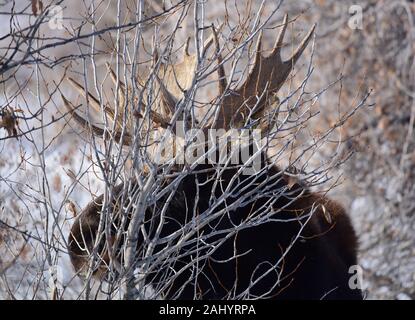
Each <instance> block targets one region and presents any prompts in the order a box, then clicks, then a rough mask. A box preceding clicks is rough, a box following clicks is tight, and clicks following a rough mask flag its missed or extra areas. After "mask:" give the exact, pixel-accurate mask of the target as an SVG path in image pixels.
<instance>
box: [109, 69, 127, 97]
mask: <svg viewBox="0 0 415 320" xmlns="http://www.w3.org/2000/svg"><path fill="white" fill-rule="evenodd" d="M105 65H106V66H107V69H108V71H109V73H110V76H111V79H112V82H114V84H115V85H117V75H116V74H115V72H114V70H112V68H111V66H110V64H109V63H108V62H105ZM118 84H119V90H118V92H119V95H120V99H121V101H122V102H123V103H122V105H123V104H124V102H125V92H126V89H127V87H126V86H125V84H124V82H122V81H121V80H118ZM120 104H121V103H120Z"/></svg>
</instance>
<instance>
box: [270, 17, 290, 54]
mask: <svg viewBox="0 0 415 320" xmlns="http://www.w3.org/2000/svg"><path fill="white" fill-rule="evenodd" d="M287 26H288V14H285V15H284V21H283V23H282V28H281V30H280V33H279V34H278V37H277V39H276V40H275V44H274V49H273V50H272V54H271V56H274V57H275V56H279V57H280V58H281V47H282V41H283V40H284V35H285V30H287Z"/></svg>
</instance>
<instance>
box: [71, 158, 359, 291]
mask: <svg viewBox="0 0 415 320" xmlns="http://www.w3.org/2000/svg"><path fill="white" fill-rule="evenodd" d="M262 161H263V162H265V161H266V160H265V159H263V160H262ZM215 169H216V167H215V166H214V165H198V166H197V167H196V169H195V170H194V171H192V172H191V173H188V174H187V175H186V176H185V177H184V178H183V179H182V181H181V182H180V183H179V184H178V188H177V190H176V192H175V195H174V197H173V200H172V201H171V202H170V204H169V206H168V210H167V212H166V221H165V223H164V225H163V229H162V231H161V235H160V237H166V236H169V235H171V234H173V233H174V232H176V231H177V230H180V229H181V228H182V226H183V225H185V224H186V223H189V222H190V221H197V219H196V220H195V219H194V218H197V217H194V212H195V214H196V215H202V214H203V213H204V212H205V211H206V210H208V209H209V208H211V206H212V204H214V203H217V202H218V200H217V199H220V197H221V195H222V194H223V190H225V189H226V188H227V187H228V185H229V184H230V183H231V179H232V178H233V177H234V176H236V173H237V170H238V169H237V168H227V169H226V170H224V172H223V173H222V175H221V180H220V182H217V181H216V175H215ZM164 183H165V184H166V185H167V184H170V183H173V181H170V180H167V179H165V181H164ZM136 188H138V187H136ZM122 190H123V186H122V185H120V186H117V187H115V190H114V191H115V192H114V193H115V195H116V196H115V198H118V197H120V194H121V191H122ZM230 190H231V194H230V196H229V197H227V198H226V199H225V200H224V201H221V202H220V204H219V205H218V206H217V207H216V208H215V209H214V212H218V211H219V210H222V209H223V208H225V207H231V206H232V204H234V203H235V202H237V201H241V200H242V202H241V203H238V208H237V209H234V210H232V209H229V210H226V213H224V214H223V215H221V216H220V217H218V218H217V219H215V220H214V221H213V222H211V223H209V224H207V225H205V226H203V227H202V228H200V230H199V232H198V233H197V234H198V236H194V237H193V239H194V240H199V241H200V243H202V241H203V243H204V244H205V245H206V244H216V243H218V241H220V240H224V239H226V237H228V238H227V239H226V241H223V242H221V244H220V245H219V246H217V247H216V249H215V250H213V253H212V252H210V255H208V257H203V255H204V254H206V253H207V249H203V250H200V251H199V252H198V255H197V256H198V257H199V258H200V257H202V258H201V259H200V260H199V262H198V270H199V271H200V272H199V273H198V274H197V275H196V274H195V270H194V269H193V268H188V269H187V270H186V271H184V272H183V273H181V274H180V275H179V276H177V277H176V278H175V280H174V281H172V282H171V285H170V286H169V287H166V288H165V289H164V290H163V296H164V297H165V298H178V299H193V298H194V297H195V295H196V297H197V298H200V299H223V298H226V297H228V296H234V295H239V294H241V293H244V294H245V295H244V296H243V297H250V298H255V297H261V298H269V299H362V295H361V292H360V290H351V289H350V288H349V286H348V281H349V277H350V276H351V275H350V274H349V273H348V269H349V267H350V266H351V265H355V264H357V261H356V251H357V241H356V236H355V232H354V230H353V227H352V225H351V222H350V219H349V217H348V216H347V215H346V213H345V211H344V209H343V208H342V207H341V206H340V205H339V204H338V203H336V202H334V201H332V200H330V199H328V198H327V197H325V196H321V195H318V194H315V193H311V192H310V191H308V190H307V189H306V188H305V187H303V186H301V185H300V184H295V185H292V186H290V185H288V183H287V182H286V180H285V179H284V176H283V175H282V174H281V172H280V170H279V169H278V167H276V166H273V167H271V169H268V170H263V171H261V173H260V174H257V175H241V176H239V178H237V179H236V180H235V182H234V183H233V184H232V187H231V189H230ZM197 195H198V196H197ZM197 198H198V201H197V203H195V202H196V200H195V199H197ZM114 201H115V200H114ZM165 201H167V196H164V197H162V198H161V199H159V200H157V201H155V202H154V203H153V204H149V206H148V208H147V211H146V222H145V229H146V230H147V233H148V234H149V235H150V237H151V235H153V234H154V233H155V229H156V228H157V225H158V221H159V214H160V209H161V207H162V206H163V205H164V203H165ZM270 201H273V204H270ZM101 205H102V196H101V197H100V198H98V199H97V200H96V201H95V202H93V203H91V204H90V205H89V206H88V207H87V208H86V209H85V210H84V211H83V212H82V213H81V214H80V215H79V216H78V217H77V219H76V221H75V223H74V225H73V227H72V232H71V234H70V236H69V253H70V256H71V260H72V263H73V265H74V267H75V269H76V270H77V271H82V269H83V268H84V267H85V265H86V263H87V262H88V257H87V256H86V255H85V251H83V250H81V249H80V246H79V245H81V247H84V246H85V243H86V244H87V246H88V247H89V248H92V246H93V242H94V239H95V236H96V231H97V229H98V223H99V215H100V209H101ZM271 207H272V209H273V214H272V216H271V218H270V219H269V220H268V221H266V222H265V223H262V224H257V225H255V224H253V225H251V226H249V227H247V226H246V225H245V226H244V223H243V222H246V221H255V217H256V216H258V214H260V213H261V212H263V211H264V210H266V208H268V209H270V208H271ZM194 208H196V210H194ZM312 208H315V211H314V213H313V215H312V216H311V218H310V219H309V220H308V222H307V218H308V217H309V213H310V210H312ZM123 214H125V213H123ZM192 219H193V220H192ZM304 224H305V226H304ZM189 225H190V224H189ZM189 225H188V226H189ZM238 226H239V227H240V226H244V227H243V228H240V230H239V231H238V232H237V233H236V234H231V233H230V231H232V229H234V228H235V227H238ZM302 227H304V228H303V230H302V231H301V236H300V237H297V235H298V233H299V232H300V230H301V228H302ZM193 228H194V226H193ZM113 232H114V233H115V229H114V230H113ZM213 232H215V233H216V234H215V235H213ZM296 237H297V239H296ZM294 240H295V241H294ZM111 241H112V240H111ZM111 241H110V242H111ZM293 241H294V243H293ZM104 243H105V239H103V240H102V244H104ZM143 243H144V240H143V238H142V234H141V232H140V244H143ZM174 244H175V240H172V241H171V242H168V243H164V244H162V245H159V246H157V247H156V249H155V253H157V252H160V250H161V249H163V248H164V247H165V246H172V245H174ZM196 244H197V241H195V242H194V243H193V244H189V245H186V246H184V247H182V248H181V249H180V250H179V252H175V254H176V255H177V256H179V255H180V258H178V259H177V261H176V262H175V263H174V265H170V268H165V267H163V266H162V265H160V268H159V269H158V270H156V269H155V270H153V271H152V273H151V274H149V275H148V277H147V279H148V281H150V282H151V283H152V285H153V286H154V287H158V286H159V285H163V284H165V283H166V279H172V278H171V277H172V276H173V275H174V274H175V272H177V271H179V270H181V269H182V268H183V267H185V266H188V265H190V264H191V263H192V261H195V260H194V259H195V258H196V252H194V249H195V246H196ZM120 245H122V242H121V244H120ZM291 245H292V247H291V248H290V250H289V251H288V252H287V253H286V255H285V256H284V257H283V256H282V255H283V254H284V253H285V252H286V250H287V248H289V247H290V246H291ZM103 247H104V245H102V246H101V247H100V250H101V256H102V258H103V263H102V264H101V266H100V268H98V269H97V270H96V273H97V274H98V275H100V276H102V275H104V274H105V271H106V267H105V262H108V255H107V254H106V253H105V252H104V251H105V250H104V249H103ZM235 253H236V255H237V258H233V259H231V257H234V256H235ZM142 254H143V250H142V246H141V245H140V246H139V247H138V248H137V257H140V255H142ZM278 261H280V263H279V264H278V265H277V262H278ZM269 269H271V270H272V271H271V272H269V273H268V274H267V275H266V276H263V275H264V272H266V271H268V270H269ZM255 281H256V284H255V285H250V283H252V282H255ZM248 287H250V289H249V291H247V288H248Z"/></svg>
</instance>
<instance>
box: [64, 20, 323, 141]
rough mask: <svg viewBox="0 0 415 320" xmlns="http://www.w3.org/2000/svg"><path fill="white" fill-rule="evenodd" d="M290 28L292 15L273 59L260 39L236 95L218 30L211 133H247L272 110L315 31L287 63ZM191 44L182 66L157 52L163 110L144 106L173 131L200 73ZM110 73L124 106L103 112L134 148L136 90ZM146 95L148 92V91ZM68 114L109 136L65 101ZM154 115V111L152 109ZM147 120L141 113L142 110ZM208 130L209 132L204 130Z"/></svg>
mask: <svg viewBox="0 0 415 320" xmlns="http://www.w3.org/2000/svg"><path fill="white" fill-rule="evenodd" d="M287 26H288V15H285V17H284V22H283V24H282V27H281V30H280V32H279V34H278V36H277V39H276V41H275V45H274V48H273V50H272V52H271V54H270V55H268V56H266V57H264V56H263V55H262V54H261V46H262V33H261V34H260V35H259V38H258V41H257V44H256V48H255V51H256V55H255V59H254V64H253V67H252V69H251V70H250V72H249V74H248V77H247V79H246V81H245V82H244V83H243V84H242V85H241V86H240V87H238V88H236V89H234V90H232V89H231V90H228V87H229V86H228V80H227V78H226V75H225V70H224V66H223V59H222V56H221V54H220V51H219V40H218V36H217V33H216V31H215V29H214V28H212V29H213V33H212V35H211V36H210V37H209V38H208V39H207V40H206V41H205V43H204V46H203V51H202V56H205V54H206V51H207V50H208V48H209V47H210V46H211V44H212V43H213V42H214V43H215V46H216V59H217V62H218V69H217V72H218V75H219V81H218V86H219V97H220V98H221V101H220V102H219V110H218V112H217V114H216V118H215V121H213V122H211V125H210V126H209V127H211V128H223V129H226V130H229V129H231V128H240V127H243V126H244V124H245V122H246V121H247V120H248V119H250V120H253V117H254V116H255V117H258V118H261V117H262V116H263V115H264V114H266V111H267V110H268V109H269V107H270V106H271V105H272V103H270V101H271V100H272V99H271V98H273V97H275V94H276V93H277V92H278V90H279V89H280V88H281V86H282V85H283V84H284V82H285V81H286V79H287V78H288V76H289V74H290V72H291V70H292V69H293V67H294V65H295V63H296V62H297V60H298V59H299V57H300V56H301V54H302V53H303V51H304V50H305V48H306V47H307V45H308V43H309V41H310V39H311V37H312V35H313V32H314V29H315V25H313V27H312V28H311V29H310V30H309V32H308V33H307V35H306V36H305V37H304V39H303V40H302V42H301V43H300V45H299V46H298V48H297V49H296V50H295V51H294V52H293V54H292V55H291V57H290V58H289V59H287V60H285V61H283V60H282V57H281V47H282V43H283V39H284V34H285V31H286V29H287ZM188 43H189V39H188V41H187V42H186V45H185V46H184V50H183V61H182V62H180V63H178V64H165V63H163V62H161V61H159V56H158V53H157V52H156V51H155V54H154V57H153V61H154V66H155V67H156V66H157V63H158V64H159V65H158V70H157V72H156V74H155V78H156V80H157V86H156V92H157V91H158V92H159V97H158V98H157V99H156V106H158V109H157V108H156V109H157V110H149V108H148V107H147V106H146V105H145V102H143V104H144V107H145V109H146V110H147V111H148V112H149V116H150V118H151V119H152V121H153V123H154V124H155V125H156V126H160V127H163V128H167V127H168V126H169V125H170V119H171V118H172V116H173V115H174V113H175V111H176V106H177V103H178V102H179V101H180V100H181V99H182V98H183V97H184V93H185V92H186V91H187V90H189V89H190V88H191V87H192V85H193V82H194V79H195V76H196V71H197V70H196V69H197V65H198V57H197V56H196V55H190V54H189V50H188ZM107 66H108V69H109V73H110V76H111V78H112V80H113V82H114V83H115V84H117V83H118V96H119V105H118V107H113V106H111V105H109V104H105V105H104V106H103V111H104V112H105V113H106V114H107V115H108V116H109V118H110V119H111V120H112V121H116V132H115V133H113V136H114V138H115V139H116V140H117V141H120V140H121V138H122V137H123V136H124V137H125V138H124V139H123V143H124V144H126V145H128V144H130V143H131V141H132V139H131V136H129V135H128V132H132V130H133V125H132V119H127V120H128V121H127V133H126V134H124V135H123V134H121V132H122V130H121V128H122V123H123V115H124V104H125V102H126V95H127V94H128V92H131V88H129V87H128V86H126V85H125V84H124V83H123V82H121V81H119V80H117V76H116V74H115V72H114V71H113V70H112V69H111V68H110V66H109V65H107ZM67 80H68V81H69V83H71V85H72V86H73V87H74V88H75V89H76V90H77V91H78V92H80V93H81V95H82V96H84V97H85V98H86V99H87V100H88V101H89V103H90V105H91V106H92V107H93V108H94V109H95V111H97V112H101V109H102V108H101V103H100V101H99V100H98V99H97V98H95V97H94V96H93V95H92V94H91V93H89V92H85V89H84V87H83V86H82V85H80V84H79V83H78V82H76V81H75V80H73V79H71V78H68V79H67ZM143 89H144V88H143ZM62 99H63V101H64V104H65V106H66V108H67V109H68V110H69V111H70V113H71V114H72V115H73V117H74V119H75V120H76V121H77V122H78V123H80V124H81V125H82V126H86V127H88V128H92V131H93V132H94V133H96V134H104V132H105V131H104V130H103V129H101V128H99V127H97V126H93V125H90V124H89V122H88V121H87V120H85V119H84V118H83V117H81V116H80V115H78V114H77V113H76V111H75V108H74V107H73V105H72V104H71V103H70V102H69V101H68V100H67V99H65V97H64V96H62ZM152 109H154V108H152ZM139 113H140V114H141V110H139ZM203 129H207V127H205V128H203Z"/></svg>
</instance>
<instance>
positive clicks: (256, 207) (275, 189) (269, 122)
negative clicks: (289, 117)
mask: <svg viewBox="0 0 415 320" xmlns="http://www.w3.org/2000/svg"><path fill="white" fill-rule="evenodd" d="M287 26H288V17H287V16H285V18H284V22H283V24H282V26H281V30H280V32H279V34H278V36H277V38H276V41H275V45H274V47H273V49H272V50H271V53H270V54H269V55H267V56H264V55H263V54H262V53H261V44H262V34H260V35H259V37H258V41H257V44H256V48H255V51H256V54H255V58H254V64H253V67H252V68H251V70H250V72H249V74H248V76H247V78H246V80H245V82H244V83H242V84H241V85H239V86H238V87H236V88H232V87H231V82H230V81H228V79H227V77H226V75H225V70H224V66H223V64H224V61H223V58H222V55H221V52H220V47H219V39H218V35H217V32H216V30H215V29H213V34H212V36H211V37H210V38H209V39H208V40H207V41H206V42H205V45H204V47H203V50H202V56H204V55H205V54H206V52H207V50H208V49H209V47H210V46H211V45H212V43H214V44H215V48H216V50H215V53H214V55H215V59H216V61H217V67H216V70H217V73H218V88H219V90H218V97H217V98H216V99H214V100H213V101H212V103H211V109H212V110H213V112H211V117H210V120H209V121H207V120H206V121H201V122H199V123H195V122H194V121H193V123H191V122H192V121H191V120H188V119H187V118H186V115H185V112H184V111H183V110H184V106H185V104H186V103H188V101H187V100H188V95H189V90H191V88H192V87H193V86H194V82H195V77H196V74H197V68H198V57H197V56H196V55H190V54H189V52H188V47H187V46H186V47H185V50H184V58H183V62H181V63H179V64H175V65H165V64H163V63H162V62H161V61H160V59H159V56H158V54H157V53H156V52H155V53H154V63H153V65H154V66H157V69H154V70H157V71H156V72H155V74H154V79H155V81H156V84H157V85H155V86H153V87H152V90H154V91H157V92H159V95H158V98H157V99H156V100H155V102H153V104H154V105H155V106H158V108H151V107H150V105H151V103H152V102H151V101H150V100H149V99H148V100H145V99H141V98H140V101H141V102H140V103H137V108H139V106H141V107H143V110H146V111H145V112H142V110H141V109H140V110H137V111H136V112H135V115H134V117H133V116H131V117H127V118H126V117H125V115H126V114H128V113H127V112H125V111H126V110H125V106H126V105H127V104H128V103H129V102H128V101H133V99H130V98H129V97H130V95H131V94H132V91H133V90H132V88H131V87H130V86H128V85H127V84H125V83H122V82H120V81H119V79H118V78H117V76H116V74H115V72H114V71H113V70H111V69H109V71H110V75H111V77H112V78H113V80H114V83H115V84H116V86H117V87H118V91H117V95H118V99H117V100H118V102H119V104H118V105H117V106H116V107H111V106H109V105H108V106H104V107H103V108H102V104H101V102H100V101H99V100H98V99H97V98H95V97H94V96H93V95H92V94H91V93H88V92H86V90H85V89H84V87H83V86H82V85H80V84H79V83H78V82H76V81H75V80H73V79H69V82H70V83H71V84H72V85H73V86H74V87H75V88H76V89H77V90H78V91H79V92H80V93H81V94H82V95H83V96H84V97H85V98H86V99H87V101H89V103H90V105H91V106H92V107H93V108H94V109H95V110H96V111H98V112H101V110H103V111H104V112H105V113H106V115H107V116H108V117H109V118H110V119H111V120H112V121H113V122H114V124H115V125H114V126H113V128H114V130H113V131H111V132H109V131H107V130H104V129H101V128H99V127H98V126H95V125H92V124H90V123H89V121H88V120H87V119H85V118H84V117H82V116H80V115H79V114H78V113H77V110H76V108H75V107H74V106H73V105H72V104H71V102H70V101H68V100H67V99H66V98H65V97H64V96H62V99H63V101H64V104H65V106H66V108H67V109H68V110H69V113H70V114H71V116H72V117H73V119H75V120H76V121H77V122H78V123H80V124H81V125H82V126H84V127H86V128H87V129H92V132H93V133H94V134H96V135H99V136H102V137H110V138H112V139H114V140H115V141H116V142H119V143H120V144H122V145H126V146H131V147H134V146H135V147H137V146H138V147H140V141H139V139H138V138H137V132H138V131H137V130H134V128H135V125H136V124H135V123H134V120H137V121H138V120H140V119H145V118H146V117H149V119H151V122H152V124H151V125H152V127H154V128H156V129H157V130H159V129H163V130H169V129H172V128H174V127H175V126H177V123H178V122H179V120H180V121H182V123H184V125H183V126H184V127H186V128H191V127H192V126H193V127H196V128H197V129H198V130H199V131H201V132H203V133H204V134H206V133H208V132H209V130H210V129H224V130H225V131H226V132H229V131H230V130H232V129H237V130H238V129H242V128H246V127H251V128H252V127H253V126H255V127H256V128H259V129H260V130H261V133H262V135H263V136H266V135H267V133H268V132H269V131H270V130H271V128H272V127H273V126H274V125H275V116H276V112H277V110H276V105H278V99H277V98H276V94H277V93H278V91H279V89H280V88H281V87H282V85H283V84H284V82H285V81H286V80H287V78H288V76H289V74H290V72H291V70H292V69H293V66H294V65H295V63H296V62H297V61H298V59H299V58H300V56H301V54H302V53H303V51H304V50H305V48H306V47H307V45H308V43H309V42H310V39H311V38H312V35H313V33H314V29H315V26H313V27H312V28H311V29H310V31H309V32H308V33H307V35H306V36H305V37H304V39H303V40H302V41H301V43H300V45H299V46H298V48H297V49H296V50H295V51H294V52H293V54H292V55H291V56H290V57H289V58H288V59H285V60H283V59H282V57H281V48H282V45H283V39H284V34H285V31H286V28H287ZM140 85H142V86H143V90H145V89H144V86H145V84H143V83H140ZM136 101H137V100H136ZM149 128H150V126H147V127H146V129H147V130H148V129H149ZM174 141H175V142H174V143H172V146H173V148H174V150H175V152H174V156H175V157H176V156H177V154H178V151H177V150H178V147H179V146H178V145H179V144H182V145H185V144H186V142H185V139H183V140H180V139H179V140H177V139H175V140H174ZM177 141H179V142H177ZM203 146H204V149H203V150H205V151H206V150H207V149H208V147H206V145H205V144H203ZM226 148H227V147H226ZM247 149H248V150H251V151H252V150H253V148H252V145H251V144H248V147H247ZM239 152H242V151H239ZM257 153H258V154H259V158H258V159H259V162H260V166H259V170H258V171H257V172H256V173H255V174H251V175H247V174H243V170H241V169H242V168H243V167H244V166H245V165H246V164H245V163H243V161H242V160H241V159H239V160H238V162H237V163H231V162H229V161H228V162H226V161H225V163H221V164H213V163H199V162H198V163H196V164H192V165H191V166H184V165H181V166H175V167H173V168H174V169H173V171H172V172H170V173H169V174H168V175H166V174H165V173H164V172H161V173H160V172H159V171H158V170H157V168H156V170H154V168H150V169H149V171H148V172H147V173H146V174H144V175H143V176H144V179H130V180H128V181H124V182H123V183H121V184H119V185H117V186H110V190H111V191H110V192H109V193H108V192H107V193H105V194H103V195H101V196H100V197H98V198H97V199H95V200H94V201H92V202H91V203H90V204H89V205H88V206H87V207H86V208H85V209H84V210H83V211H82V212H81V213H80V214H79V215H78V216H77V218H76V221H75V222H74V224H73V226H72V229H71V232H70V235H69V240H68V243H69V254H70V257H71V261H72V263H73V266H74V268H75V270H76V271H77V272H78V273H79V274H80V275H83V276H88V275H92V274H93V275H94V276H96V277H98V278H101V279H105V280H107V281H109V282H111V281H115V279H116V278H122V279H124V283H126V288H127V289H126V290H127V291H128V290H132V289H134V290H138V291H140V290H143V288H146V287H151V288H152V292H153V297H163V298H179V299H231V298H232V299H233V298H269V299H321V298H326V299H361V292H360V290H353V289H352V288H350V287H349V285H348V280H349V274H348V270H349V267H350V266H352V265H356V264H357V261H356V250H357V244H356V242H357V241H356V236H355V233H354V230H353V227H352V225H351V222H350V219H349V218H348V216H347V214H346V213H345V211H344V209H343V208H342V207H341V206H340V205H339V204H337V203H336V202H334V201H332V200H330V199H328V198H327V197H326V196H324V195H320V194H317V193H312V192H311V191H310V190H309V189H308V188H307V187H306V186H305V184H304V183H302V182H301V181H297V182H295V183H289V182H288V181H287V177H286V175H285V173H284V172H283V171H282V170H280V168H279V167H278V166H277V165H276V164H275V163H273V162H272V161H270V160H269V158H268V157H267V154H266V152H263V151H261V150H260V152H257ZM127 297H130V298H131V297H132V296H131V295H130V296H127Z"/></svg>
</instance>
